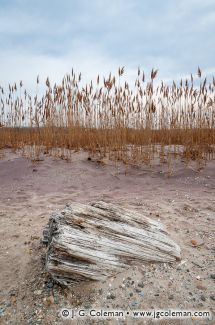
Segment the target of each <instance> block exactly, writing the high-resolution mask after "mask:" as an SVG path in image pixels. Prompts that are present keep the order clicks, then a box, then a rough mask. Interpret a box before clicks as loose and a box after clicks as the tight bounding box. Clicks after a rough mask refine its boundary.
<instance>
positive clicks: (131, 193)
mask: <svg viewBox="0 0 215 325" xmlns="http://www.w3.org/2000/svg"><path fill="white" fill-rule="evenodd" d="M0 191H1V195H0V220H1V227H0V323H1V324H3V325H5V324H17V325H22V324H23V325H24V324H45V325H46V324H47V325H48V324H50V325H51V324H67V323H68V324H71V323H72V324H76V323H78V324H91V323H93V320H87V321H86V320H80V319H79V320H78V321H77V320H73V321H63V320H62V318H61V317H60V315H59V311H60V310H61V309H62V308H63V307H68V308H76V307H77V308H79V309H80V308H82V309H83V308H84V309H85V308H92V307H93V308H96V309H99V308H103V309H108V308H110V309H123V310H132V309H139V310H140V309H143V310H147V309H167V310H168V309H180V310H210V311H211V312H213V313H214V312H215V263H214V258H215V241H214V239H215V234H214V232H215V161H214V160H213V161H210V162H208V164H207V165H206V167H205V168H204V169H201V170H200V171H199V172H196V170H195V168H192V167H186V166H184V165H183V164H182V163H181V162H180V163H179V164H178V165H177V164H176V165H175V169H174V172H173V174H172V175H171V176H170V175H169V173H168V171H167V167H166V166H165V165H163V166H157V167H154V168H152V169H150V168H148V167H145V166H130V167H127V168H126V170H125V167H124V166H123V165H118V166H117V167H116V166H115V164H114V163H111V162H109V161H105V160H104V161H97V160H94V159H91V160H89V159H88V154H87V153H85V152H79V153H74V154H72V159H71V161H65V160H61V159H57V158H53V157H49V156H46V155H45V156H44V157H43V159H42V160H41V161H39V162H32V161H30V160H28V159H26V158H24V157H22V156H21V155H19V154H16V153H12V152H11V151H10V150H5V151H4V153H3V152H2V153H1V159H0ZM96 200H104V201H106V202H112V203H115V204H118V205H119V206H120V205H121V206H124V207H127V208H130V209H134V210H137V211H139V212H141V213H143V214H144V215H146V216H148V217H150V218H152V219H154V220H158V221H160V222H161V223H163V224H164V225H165V226H166V229H167V231H168V233H169V235H170V237H171V238H172V239H174V240H175V242H176V243H178V244H179V245H180V247H181V255H182V260H181V261H177V262H175V263H172V264H152V263H150V264H146V265H141V266H138V267H137V266H134V265H132V266H131V268H130V269H129V270H127V271H125V272H124V273H121V274H119V275H117V276H116V277H114V278H111V279H108V280H107V281H105V282H103V283H93V284H80V286H78V287H77V286H76V287H74V288H72V290H68V289H65V288H61V287H60V286H58V285H57V284H55V283H53V282H52V280H51V279H50V278H49V276H48V274H47V273H46V272H45V269H44V257H45V252H46V247H45V246H44V245H43V244H42V243H41V238H42V231H43V228H44V227H45V225H46V224H47V222H48V220H49V216H50V214H51V213H52V212H54V211H56V210H60V209H62V208H64V206H65V205H66V204H67V203H72V201H79V202H91V201H96ZM195 321H198V323H199V324H209V323H210V324H212V323H213V321H212V322H211V321H208V320H203V321H200V320H195ZM154 322H155V320H143V319H134V318H129V317H128V318H127V319H126V320H125V321H123V320H119V321H116V320H115V321H114V320H111V321H109V322H106V321H104V322H100V323H101V324H106V323H107V324H112V323H113V324H115V323H116V324H144V323H147V324H153V323H154ZM160 323H161V324H191V323H192V324H193V321H192V320H162V321H160Z"/></svg>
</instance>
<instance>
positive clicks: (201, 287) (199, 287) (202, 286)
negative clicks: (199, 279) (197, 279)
mask: <svg viewBox="0 0 215 325" xmlns="http://www.w3.org/2000/svg"><path fill="white" fill-rule="evenodd" d="M196 288H197V289H199V290H207V288H206V287H205V286H204V285H203V284H202V283H199V284H197V286H196Z"/></svg>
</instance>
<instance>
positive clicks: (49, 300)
mask: <svg viewBox="0 0 215 325" xmlns="http://www.w3.org/2000/svg"><path fill="white" fill-rule="evenodd" d="M46 302H47V304H48V305H52V304H53V303H54V297H53V296H49V297H47V298H46Z"/></svg>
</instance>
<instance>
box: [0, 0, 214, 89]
mask: <svg viewBox="0 0 215 325" xmlns="http://www.w3.org/2000/svg"><path fill="white" fill-rule="evenodd" d="M214 31H215V1H214V0H204V1H203V0H163V1H161V0H79V1H77V0H76V1H74V0H58V1H57V0H36V1H35V0H10V1H8V0H0V44H1V50H0V84H5V83H7V82H10V81H18V80H20V79H22V80H23V81H24V83H25V85H28V86H31V85H32V84H34V83H35V80H36V76H37V75H38V74H39V75H40V76H41V78H45V77H46V76H47V75H49V76H50V78H51V80H53V81H58V80H60V79H61V78H62V76H63V75H64V74H65V73H66V72H70V71H71V69H72V67H73V68H74V69H75V71H77V72H79V71H81V72H82V74H83V77H84V79H85V80H89V79H90V78H95V77H96V75H97V74H98V73H101V74H102V75H107V74H108V73H109V72H110V71H112V72H113V73H115V72H116V71H117V69H118V67H119V66H125V69H126V77H127V78H128V79H129V80H130V79H132V78H134V76H135V75H136V71H137V68H138V66H140V67H141V69H144V70H145V71H146V72H149V70H150V69H151V68H152V67H154V68H158V69H159V77H160V78H162V79H166V80H168V79H169V78H170V79H173V78H174V79H176V78H179V77H180V76H186V75H187V74H188V75H189V74H190V73H191V72H193V73H195V72H196V70H197V67H198V65H199V66H200V67H201V68H202V69H203V71H204V72H205V74H208V75H210V74H213V73H214V74H215V42H214Z"/></svg>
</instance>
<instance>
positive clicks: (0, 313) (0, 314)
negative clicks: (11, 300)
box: [0, 308, 5, 316]
mask: <svg viewBox="0 0 215 325" xmlns="http://www.w3.org/2000/svg"><path fill="white" fill-rule="evenodd" d="M4 311H5V308H0V316H3V315H4Z"/></svg>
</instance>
